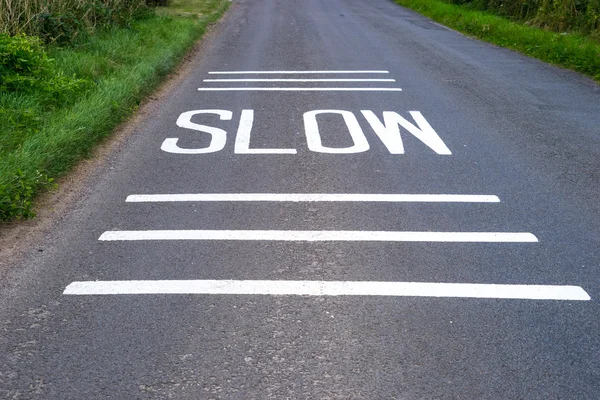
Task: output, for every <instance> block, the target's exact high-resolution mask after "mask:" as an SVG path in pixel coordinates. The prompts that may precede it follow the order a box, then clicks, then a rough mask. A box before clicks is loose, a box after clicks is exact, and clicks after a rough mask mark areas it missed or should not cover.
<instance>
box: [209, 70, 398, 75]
mask: <svg viewBox="0 0 600 400" xmlns="http://www.w3.org/2000/svg"><path fill="white" fill-rule="evenodd" d="M389 73H390V71H373V70H357V71H349V70H345V71H210V72H209V74H211V75H236V74H237V75H239V74H389Z"/></svg>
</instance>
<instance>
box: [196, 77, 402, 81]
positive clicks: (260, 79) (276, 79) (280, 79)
mask: <svg viewBox="0 0 600 400" xmlns="http://www.w3.org/2000/svg"><path fill="white" fill-rule="evenodd" d="M203 82H396V80H395V79H343V78H342V79H337V78H334V79H283V78H274V79H262V78H258V79H204V80H203Z"/></svg>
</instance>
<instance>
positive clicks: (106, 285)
mask: <svg viewBox="0 0 600 400" xmlns="http://www.w3.org/2000/svg"><path fill="white" fill-rule="evenodd" d="M63 294H66V295H118V294H121V295H123V294H129V295H131V294H234V295H288V296H290V295H296V296H402V297H408V296H410V297H463V298H479V299H521V300H575V301H587V300H591V298H590V296H589V295H588V294H587V293H586V291H585V290H583V289H582V288H581V287H579V286H566V285H565V286H562V285H496V284H476V283H437V282H431V283H430V282H356V281H355V282H343V281H337V282H336V281H258V280H257V281H235V280H156V281H87V282H73V283H71V284H70V285H69V286H67V287H66V289H65V291H64V292H63Z"/></svg>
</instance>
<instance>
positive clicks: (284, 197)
mask: <svg viewBox="0 0 600 400" xmlns="http://www.w3.org/2000/svg"><path fill="white" fill-rule="evenodd" d="M125 201H127V202H130V203H145V202H172V201H173V202H176V201H278V202H279V201H289V202H320V201H323V202H390V203H407V202H414V203H499V202H500V199H499V198H498V196H490V195H476V194H362V193H356V194H355V193H193V194H132V195H130V196H127V199H126V200H125Z"/></svg>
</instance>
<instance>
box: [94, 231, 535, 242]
mask: <svg viewBox="0 0 600 400" xmlns="http://www.w3.org/2000/svg"><path fill="white" fill-rule="evenodd" d="M98 240H104V241H116V240H268V241H303V242H323V241H349V242H359V241H365V242H463V243H528V242H537V241H538V240H537V238H536V237H535V236H534V235H533V234H531V233H527V232H393V231H263V230H236V231H233V230H218V231H217V230H150V231H107V232H104V233H103V234H102V235H101V236H100V238H99V239H98Z"/></svg>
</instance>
